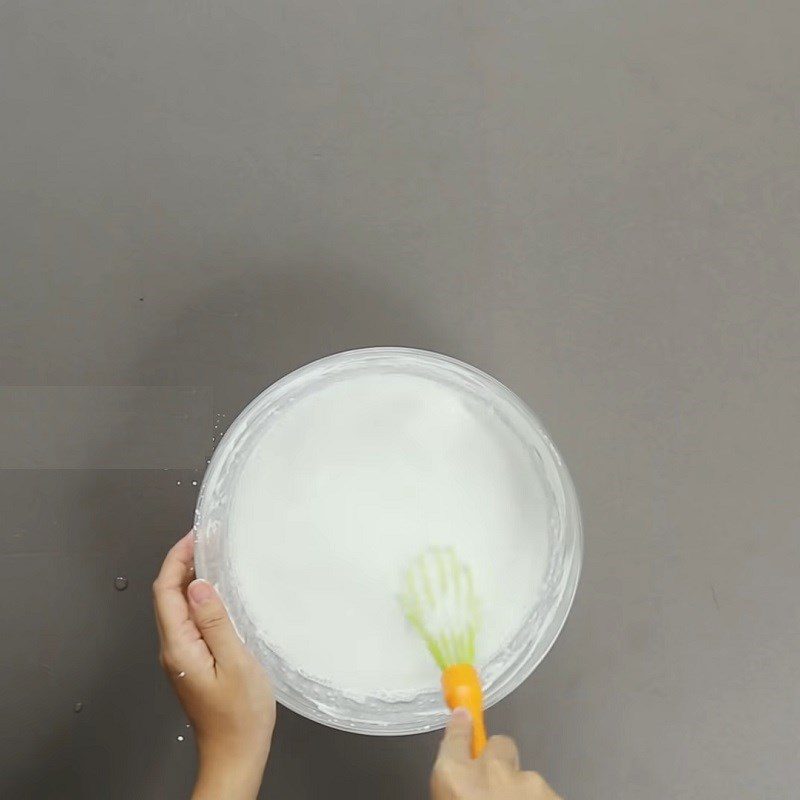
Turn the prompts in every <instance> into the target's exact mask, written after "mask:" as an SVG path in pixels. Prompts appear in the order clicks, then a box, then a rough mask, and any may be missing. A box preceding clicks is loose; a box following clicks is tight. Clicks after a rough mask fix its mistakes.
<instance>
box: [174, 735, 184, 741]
mask: <svg viewBox="0 0 800 800" xmlns="http://www.w3.org/2000/svg"><path fill="white" fill-rule="evenodd" d="M175 738H176V739H177V740H178V741H179V742H182V741H183V736H181V735H180V734H178V735H177V736H176V737H175Z"/></svg>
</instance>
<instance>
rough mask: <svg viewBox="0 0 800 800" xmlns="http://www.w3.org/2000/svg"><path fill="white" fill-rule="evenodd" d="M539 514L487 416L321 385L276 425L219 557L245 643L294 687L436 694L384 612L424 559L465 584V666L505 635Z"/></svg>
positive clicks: (409, 394)
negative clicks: (307, 683)
mask: <svg viewBox="0 0 800 800" xmlns="http://www.w3.org/2000/svg"><path fill="white" fill-rule="evenodd" d="M545 509H546V504H545V500H544V491H543V487H542V482H541V479H540V477H539V476H538V474H537V472H536V470H535V468H534V466H533V463H532V462H531V460H530V457H529V454H528V453H526V452H525V449H524V447H523V446H522V445H521V444H520V443H519V442H518V441H517V439H516V438H515V437H514V435H513V434H512V433H511V431H510V430H509V429H508V428H507V427H506V426H505V425H504V424H503V423H502V422H501V421H500V420H499V419H498V418H497V417H496V416H495V415H493V414H492V413H491V412H490V410H489V409H488V408H487V407H485V406H483V405H481V404H479V403H478V402H477V401H474V400H472V399H470V398H469V397H468V396H466V395H465V394H462V393H461V392H459V391H457V390H455V389H452V388H449V387H445V386H443V385H441V384H439V383H437V382H434V381H433V380H429V379H427V378H422V377H416V376H412V375H400V374H393V375H374V374H366V375H361V376H356V377H350V378H348V379H347V380H346V381H341V382H339V383H334V384H329V385H327V386H324V387H322V388H321V389H319V390H318V391H316V392H315V393H314V394H311V395H308V396H305V397H302V398H301V399H298V400H297V401H296V402H294V403H293V404H292V405H290V406H289V407H287V408H286V409H285V410H283V411H281V413H280V414H278V415H277V416H276V418H275V421H274V422H273V423H272V424H271V426H270V427H269V428H268V429H267V430H266V431H265V432H264V434H263V436H262V438H261V440H260V441H259V442H258V444H257V446H256V448H255V449H254V451H253V453H252V455H251V456H250V458H249V459H248V461H247V463H246V464H245V466H244V468H243V471H242V474H241V476H240V479H239V481H238V484H237V486H236V489H235V496H234V501H233V513H232V518H231V525H230V529H229V532H230V537H231V539H230V557H231V561H232V566H233V570H234V576H235V579H236V580H237V582H238V584H239V587H240V593H241V598H242V600H243V602H244V604H245V607H246V609H247V612H248V614H249V616H250V617H251V619H252V620H253V622H254V623H255V625H256V627H257V628H258V630H259V632H260V634H261V636H262V637H263V638H264V639H265V640H266V641H267V642H269V643H270V645H271V646H272V647H273V648H274V649H276V650H277V651H278V652H279V653H280V654H281V655H282V656H283V657H284V658H285V659H286V660H287V661H288V662H289V665H290V666H291V667H292V668H294V669H296V670H300V671H301V672H303V673H304V674H306V675H307V676H309V677H312V678H315V679H317V680H320V681H322V682H324V683H326V684H328V685H330V686H333V687H336V688H337V689H339V690H342V691H344V692H345V693H347V694H350V695H352V696H354V697H363V696H368V695H385V694H387V693H388V694H414V693H417V692H420V691H424V690H429V689H431V688H434V687H436V686H438V683H439V673H438V671H437V667H436V665H435V663H434V661H433V659H432V658H431V656H430V655H429V654H428V652H427V650H426V649H425V646H424V644H423V643H422V641H421V640H420V638H419V636H418V635H417V634H415V633H414V632H413V630H412V629H411V628H410V626H409V625H408V623H407V622H406V620H405V619H404V616H403V613H402V611H401V609H400V607H399V604H398V601H397V595H398V592H399V591H400V587H401V581H402V578H403V574H404V571H405V569H406V567H407V566H408V564H409V562H410V561H411V559H413V558H414V556H416V555H417V554H418V553H420V552H421V551H422V550H424V549H426V548H428V547H430V546H432V545H442V546H447V545H451V546H453V547H454V548H455V550H456V553H457V554H458V556H459V558H460V559H461V560H462V561H464V562H465V563H467V564H469V565H470V566H471V568H472V570H473V574H474V581H475V586H476V589H477V592H478V595H479V597H480V598H481V602H482V612H483V613H482V617H483V623H482V628H481V631H480V633H479V636H478V657H479V663H485V662H487V661H489V660H490V659H491V658H492V656H494V655H495V654H496V653H497V652H498V651H499V650H500V649H502V648H503V646H504V645H505V644H506V643H507V642H508V640H509V639H510V638H511V637H512V636H513V635H514V634H515V633H516V632H517V631H518V630H519V628H520V626H521V624H522V622H523V619H524V617H525V616H526V615H527V613H529V612H530V610H531V608H532V606H533V604H534V603H535V601H536V598H537V594H538V591H539V587H540V585H541V583H542V581H543V579H544V572H545V566H546V559H547V539H546V533H545V530H546V519H545Z"/></svg>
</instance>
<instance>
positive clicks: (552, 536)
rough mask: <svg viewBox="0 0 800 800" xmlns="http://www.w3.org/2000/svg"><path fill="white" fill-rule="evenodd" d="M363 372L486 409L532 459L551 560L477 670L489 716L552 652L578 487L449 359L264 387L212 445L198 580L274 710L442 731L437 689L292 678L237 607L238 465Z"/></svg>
mask: <svg viewBox="0 0 800 800" xmlns="http://www.w3.org/2000/svg"><path fill="white" fill-rule="evenodd" d="M365 372H370V373H379V374H386V373H390V374H392V373H393V374H397V373H402V374H411V375H417V376H421V377H424V378H427V379H429V380H434V381H437V382H439V383H441V384H444V385H445V386H449V387H451V388H453V389H455V390H457V391H459V392H462V393H466V394H467V395H470V396H471V399H473V400H478V401H479V402H481V403H483V404H485V405H486V406H488V407H489V408H490V409H491V411H492V412H493V413H494V414H496V415H497V417H498V418H499V419H501V420H503V422H504V423H505V424H506V425H507V426H508V427H509V428H510V429H511V430H512V431H513V432H514V434H515V435H516V436H517V437H518V438H519V440H520V441H521V442H522V443H523V445H524V447H525V448H526V450H527V452H528V453H529V454H530V458H531V461H532V462H533V464H534V466H535V469H536V470H537V472H538V473H539V476H540V478H541V481H542V485H543V486H544V489H545V496H546V501H547V503H548V506H549V507H548V509H547V511H548V513H547V520H548V530H547V537H548V561H547V570H546V574H545V581H544V587H543V590H542V591H541V592H540V593H538V592H537V593H534V592H532V598H533V597H534V595H535V597H536V599H535V600H533V599H532V605H531V608H530V611H529V613H528V615H527V617H526V618H525V621H524V623H523V624H522V626H521V627H520V629H519V630H518V631H517V633H516V634H515V635H514V636H513V637H512V639H511V640H510V641H509V642H508V644H507V645H506V647H505V648H504V649H503V650H502V651H501V652H500V653H498V654H496V655H495V656H494V657H493V658H492V659H491V660H490V661H489V662H488V663H487V664H485V665H483V666H482V667H481V678H482V681H483V686H484V698H485V704H486V707H487V708H488V707H489V706H491V705H493V704H494V703H496V702H498V701H499V700H501V699H502V698H504V697H505V696H506V695H508V694H509V693H510V692H512V691H513V690H514V689H516V688H517V686H519V685H520V684H521V683H522V682H523V681H524V680H525V679H526V678H527V677H528V676H529V675H530V674H531V672H533V670H534V669H535V668H536V667H537V665H538V664H539V663H540V662H541V660H542V659H543V658H544V657H545V655H546V654H547V652H548V651H549V650H550V648H551V647H552V646H553V643H554V642H555V640H556V638H557V637H558V634H559V633H560V631H561V628H562V627H563V625H564V622H565V621H566V618H567V614H568V613H569V610H570V607H571V605H572V601H573V598H574V596H575V591H576V588H577V585H578V577H579V574H580V569H581V561H582V555H583V538H582V532H581V519H580V511H579V509H578V501H577V498H576V495H575V488H574V486H573V484H572V480H571V479H570V476H569V473H568V472H567V468H566V467H565V466H564V462H563V460H562V459H561V456H560V455H559V453H558V451H557V450H556V448H555V446H554V445H553V443H552V442H551V440H550V437H549V436H548V435H547V432H546V431H545V430H544V428H543V427H542V424H541V423H540V422H539V420H538V419H537V418H536V416H535V415H534V414H533V412H532V411H531V410H530V409H529V408H528V407H527V406H526V405H525V403H523V402H522V400H520V399H519V397H517V396H516V395H515V394H514V393H513V392H511V391H510V390H509V389H507V388H506V387H505V386H503V384H501V383H499V382H498V381H496V380H495V379H494V378H492V377H490V376H489V375H487V374H485V373H483V372H481V371H480V370H478V369H476V368H475V367H471V366H469V365H468V364H465V363H463V362H461V361H457V360H456V359H453V358H449V357H447V356H443V355H439V354H437V353H430V352H426V351H422V350H412V349H407V348H401V347H375V348H369V349H364V350H352V351H349V352H345V353H338V354H337V355H333V356H329V357H327V358H322V359H320V360H318V361H314V362H313V363H311V364H308V365H306V366H304V367H301V368H300V369H298V370H296V371H294V372H292V373H291V374H289V375H287V376H286V377H284V378H282V379H281V380H279V381H277V382H276V383H274V384H273V385H272V386H270V387H268V388H267V389H265V390H264V391H263V392H262V393H261V394H260V395H258V397H256V398H255V400H253V401H252V402H251V403H250V405H248V406H247V408H245V409H244V411H242V413H241V414H239V416H238V417H237V418H236V420H235V421H234V422H233V423H232V425H231V426H230V428H229V429H228V431H227V433H226V434H225V436H224V437H223V438H222V440H221V441H220V443H219V446H218V447H217V449H216V451H215V453H214V456H213V458H212V459H211V463H210V464H209V466H208V469H207V470H206V474H205V477H204V478H203V483H202V486H201V489H200V494H199V497H198V501H197V510H196V513H195V522H194V533H195V564H196V569H197V575H198V576H199V577H201V578H205V579H206V580H208V581H210V582H211V583H213V584H214V585H215V586H216V587H217V590H218V591H219V592H220V594H221V596H222V598H223V600H224V601H225V604H226V606H227V608H228V611H229V613H230V615H231V618H232V619H233V621H234V624H235V625H236V629H237V630H238V632H239V635H240V636H241V637H242V639H243V640H244V641H245V643H246V644H247V645H248V647H249V648H250V649H251V650H252V651H253V652H254V653H255V655H256V656H257V657H258V659H259V660H260V661H261V663H262V664H263V665H264V667H265V668H266V669H267V671H268V672H269V675H270V677H271V679H272V681H273V684H274V687H275V695H276V697H277V699H278V701H279V702H280V703H282V704H283V705H284V706H286V707H287V708H290V709H292V711H295V712H297V713H298V714H302V715H303V716H304V717H307V718H308V719H311V720H314V721H316V722H320V723H322V724H323V725H328V726H330V727H332V728H338V729H340V730H347V731H354V732H357V733H363V734H371V735H377V736H396V735H403V734H412V733H421V732H423V731H428V730H433V729H436V728H441V727H443V726H444V725H445V723H446V721H447V710H446V708H445V706H444V703H443V701H442V697H441V693H440V692H439V690H438V689H431V690H430V691H428V692H423V693H421V694H418V695H416V696H414V697H413V698H411V699H396V698H393V697H391V696H388V695H387V697H380V696H371V697H365V698H360V699H354V698H352V697H350V696H348V695H346V694H344V693H342V692H340V691H337V689H336V688H335V687H331V686H328V685H326V684H323V683H321V682H319V681H316V680H314V679H312V678H309V677H308V676H305V675H302V674H300V673H298V672H297V671H295V670H294V669H293V668H292V667H291V665H289V664H287V663H285V661H284V660H283V659H282V658H281V656H280V655H279V654H278V653H276V652H275V651H274V650H272V649H271V648H270V647H269V645H268V644H267V643H266V642H264V641H263V639H262V638H261V637H259V636H258V635H257V633H256V628H255V625H254V624H253V622H252V620H251V619H250V618H249V616H248V614H247V612H246V609H245V607H244V605H243V603H242V601H241V599H240V596H239V593H238V591H237V586H236V583H235V581H234V580H233V576H232V572H231V570H230V568H229V566H228V564H229V558H228V554H227V551H226V546H227V540H228V537H227V532H228V519H229V514H230V509H231V502H232V499H233V495H234V493H235V487H236V482H237V479H238V477H239V474H240V472H241V470H242V467H243V465H244V463H245V462H246V460H247V458H248V456H249V455H250V453H251V452H252V450H253V448H254V446H255V444H256V443H257V442H258V441H259V439H260V436H261V434H262V432H263V431H264V430H265V429H266V428H267V427H268V426H269V425H270V424H271V420H272V419H273V418H274V415H275V414H277V413H279V412H280V411H281V409H283V408H285V407H286V406H287V405H289V404H291V403H292V402H294V401H295V400H296V399H297V398H298V397H301V396H303V395H305V394H306V393H309V392H313V391H315V390H317V389H318V388H319V387H321V386H323V385H325V384H327V383H329V382H334V381H342V380H347V379H348V377H350V376H353V375H356V374H359V375H360V374H363V373H365Z"/></svg>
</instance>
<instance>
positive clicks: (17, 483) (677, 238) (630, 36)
mask: <svg viewBox="0 0 800 800" xmlns="http://www.w3.org/2000/svg"><path fill="white" fill-rule="evenodd" d="M798 30H800V7H798V5H797V3H796V2H794V1H793V0H785V1H783V2H782V1H781V0H776V1H775V2H764V3H752V2H745V1H744V0H725V1H724V2H723V1H722V0H718V1H717V0H713V1H712V2H708V3H696V2H672V3H661V2H654V0H621V2H611V0H597V2H588V0H561V1H560V2H551V0H534V1H533V2H506V0H499V1H498V2H492V3H489V2H470V1H466V2H432V0H424V1H422V0H409V1H407V2H385V1H384V0H378V2H375V1H374V0H373V1H372V2H350V1H347V2H330V0H295V2H282V1H281V2H263V0H259V1H258V2H256V1H255V0H230V2H226V3H217V4H210V3H199V4H187V3H185V2H172V3H170V2H161V3H152V2H144V3H130V2H123V1H122V0H103V1H102V2H100V1H99V0H63V2H59V3H48V4H42V3H36V2H24V0H10V1H9V2H5V3H3V4H2V5H0V75H2V79H0V115H1V121H0V174H2V184H0V254H1V255H2V261H1V262H0V263H2V287H1V290H0V305H1V306H2V313H1V315H0V326H1V335H0V364H1V365H2V384H3V385H4V386H5V387H6V388H3V389H0V419H2V422H0V438H2V440H3V442H4V448H3V449H4V452H3V454H2V455H1V456H0V458H2V462H0V466H2V467H3V472H2V475H1V476H0V495H1V498H0V510H2V518H3V525H2V539H1V540H0V569H1V570H2V571H1V572H0V580H1V581H2V598H3V599H2V605H1V606H0V630H2V631H3V642H2V646H0V675H2V681H3V687H4V691H3V692H2V693H0V694H1V695H2V699H0V735H1V736H2V746H1V747H0V794H2V795H3V796H4V797H5V796H7V797H15V798H32V799H33V800H38V798H115V800H116V798H122V799H123V800H124V799H125V798H145V797H146V798H176V797H182V796H186V794H187V792H188V787H189V786H190V784H191V778H192V773H193V769H194V753H193V747H192V732H191V730H190V729H187V728H185V719H184V717H183V716H182V713H181V711H180V709H179V707H178V705H177V702H176V701H175V700H174V699H173V698H172V696H171V694H170V691H169V688H168V687H167V685H166V682H165V681H164V680H163V678H162V676H161V675H160V673H159V668H158V665H157V663H156V642H155V634H154V631H153V625H152V621H151V611H150V583H151V580H152V578H153V575H154V573H155V571H156V569H157V567H158V565H159V563H160V560H161V558H162V556H163V553H164V551H165V550H166V549H167V547H168V546H169V545H170V544H171V542H172V541H173V540H174V539H176V538H177V537H178V536H179V535H180V534H181V533H183V532H184V531H185V530H187V529H188V527H189V526H190V524H191V519H192V509H193V506H194V501H195V495H196V491H197V488H196V486H195V485H194V481H197V480H199V479H200V477H201V475H202V470H203V468H204V466H205V462H206V458H207V457H208V454H209V452H210V450H211V447H212V446H213V442H212V437H214V436H218V435H219V432H220V431H222V430H224V428H225V427H226V425H227V424H228V423H229V422H230V420H231V418H232V417H233V416H235V414H236V413H237V412H238V411H239V410H240V409H241V408H242V406H243V405H244V404H245V403H246V402H247V401H248V400H249V399H250V398H251V397H252V396H253V395H254V394H255V393H256V392H258V391H259V390H260V389H261V388H263V387H264V386H265V385H267V384H269V383H270V382H271V381H273V380H274V379H275V378H277V377H278V376H280V375H282V374H283V373H285V372H287V371H289V370H290V369H292V368H294V367H295V366H298V365H300V364H301V363H304V362H307V361H309V360H311V359H313V358H316V357H318V356H321V355H324V354H327V353H331V352H334V351H338V350H342V349H347V348H352V347H360V346H368V345H376V344H402V345H408V346H414V347H423V348H427V349H432V350H437V351H441V352H445V353H449V354H451V355H454V356H456V357H458V358H460V359H463V360H465V361H468V362H471V363H473V364H476V365H477V366H479V367H481V368H482V369H484V370H486V371H488V372H490V373H492V374H493V375H495V376H496V377H497V378H499V379H500V380H502V381H503V382H505V383H507V384H508V385H509V386H510V387H512V388H513V389H514V390H516V391H517V392H518V393H519V394H520V395H521V396H522V397H523V398H524V399H525V400H526V401H527V402H528V403H529V404H530V405H531V406H532V407H533V408H534V409H535V410H536V412H537V413H538V414H539V415H540V416H541V418H542V420H543V421H544V423H545V424H546V426H547V427H548V429H549V431H550V432H551V434H552V436H553V438H554V440H555V441H556V443H557V445H558V447H559V448H560V450H561V452H562V453H563V455H564V457H565V459H566V461H567V463H568V465H569V467H570V469H571V472H572V474H573V477H574V479H575V483H576V486H577V490H578V493H579V496H580V499H581V504H582V509H583V515H584V523H585V535H586V557H585V564H584V572H583V577H582V581H581V585H580V587H579V591H578V596H577V600H576V603H575V606H574V608H573V611H572V614H571V616H570V619H569V621H568V623H567V625H566V628H565V629H564V631H563V633H562V635H561V638H560V639H559V641H558V642H557V644H556V646H555V647H554V649H553V651H552V652H551V653H550V655H549V656H548V657H547V658H546V660H545V661H544V663H543V664H542V665H541V667H540V668H539V669H537V670H536V672H535V673H534V674H533V675H532V676H531V677H530V679H529V680H528V681H527V682H526V683H525V684H524V685H523V686H522V687H521V688H519V689H518V690H517V691H516V692H514V693H513V694H512V695H511V696H510V697H508V698H507V699H506V700H504V701H503V702H502V703H500V704H499V705H498V706H496V707H495V708H494V709H492V710H491V711H490V712H489V714H488V723H489V726H490V728H491V729H492V730H493V731H497V732H506V733H510V734H512V735H514V736H515V737H517V738H518V740H519V742H520V746H521V750H522V754H523V760H524V762H525V763H526V765H528V766H529V767H532V768H536V769H539V770H540V771H542V772H543V773H544V774H545V775H546V776H548V778H549V779H550V780H551V781H552V783H553V784H554V786H555V787H557V788H558V789H559V790H560V792H561V793H563V794H564V796H565V797H566V798H568V800H578V798H591V800H601V799H604V798H609V800H641V799H642V798H670V799H671V800H672V799H674V800H678V799H679V798H680V799H681V800H684V799H685V800H695V799H696V798H704V799H705V800H728V798H732V797H736V798H744V797H747V798H770V800H772V798H789V797H794V796H796V795H797V785H798V783H800V759H798V752H797V749H798V745H797V736H798V729H800V692H798V685H797V674H798V672H800V644H798V628H799V627H800V626H799V624H798V623H800V611H798V609H800V602H798V601H799V600H800V582H799V581H798V575H800V537H799V536H798V519H799V518H800V513H799V512H800V501H799V500H798V497H800V492H798V489H797V487H798V485H800V458H798V447H797V443H798V428H799V427H800V425H799V423H800V419H799V417H800V411H799V409H800V403H799V402H798V400H800V397H799V395H800V315H798V307H799V304H798V300H800V267H799V266H798V256H800V233H798V231H799V230H800V228H798V218H799V217H800V191H799V190H798V187H799V186H800V167H799V166H798V164H799V163H800V160H799V159H798V156H800V147H799V146H798V143H799V141H800V137H799V135H798V104H797V98H798V96H800V55H799V54H800V50H799V49H798V47H797V31H798ZM26 387H27V388H26ZM118 575H120V576H122V575H124V576H126V577H127V578H128V581H129V585H128V588H127V589H126V590H125V591H117V590H116V589H115V586H114V580H115V577H116V576H118ZM793 676H794V677H793ZM75 703H82V707H81V710H80V712H76V711H75V710H74V704H75ZM179 736H183V737H184V741H179V740H178V737H179ZM437 741H438V735H427V736H420V737H412V738H405V739H373V738H365V737H358V736H353V735H348V734H344V733H338V732H334V731H330V730H327V729H324V728H321V727H318V726H315V725H313V724H311V723H309V722H307V721H305V720H303V719H301V718H299V717H297V716H295V715H293V714H291V713H289V712H281V714H280V717H279V721H278V730H277V734H276V740H275V745H274V749H273V754H272V757H271V762H270V765H269V767H268V774H267V778H266V782H265V794H264V796H265V797H266V796H270V797H273V796H274V797H283V798H292V799H294V798H297V799H298V800H301V799H303V798H314V799H316V798H326V797H331V798H332V797H341V798H377V797H380V798H381V800H393V799H395V798H396V799H397V800H400V799H401V798H402V799H403V800H407V798H419V797H422V796H424V791H425V789H424V787H425V785H426V781H427V773H428V770H429V767H430V763H431V759H432V757H433V754H434V752H435V748H436V745H437Z"/></svg>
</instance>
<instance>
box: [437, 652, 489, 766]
mask: <svg viewBox="0 0 800 800" xmlns="http://www.w3.org/2000/svg"><path fill="white" fill-rule="evenodd" d="M442 691H443V692H444V700H445V702H446V703H447V705H448V706H449V707H450V708H466V709H467V711H469V713H470V715H471V716H472V757H473V758H477V757H478V756H479V755H480V754H481V752H482V751H483V748H484V747H486V726H485V725H484V722H483V691H482V690H481V681H480V678H479V677H478V673H477V671H476V669H475V667H473V666H472V664H454V665H453V666H451V667H447V669H445V671H444V672H442Z"/></svg>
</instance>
